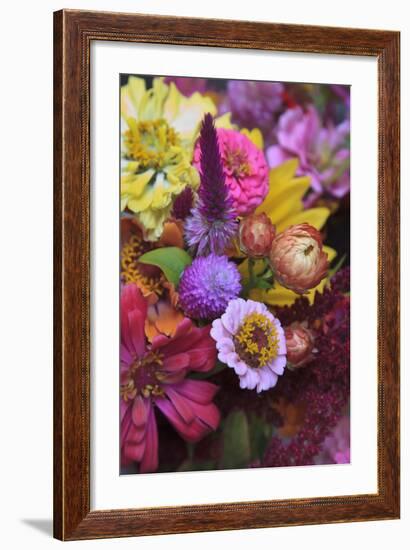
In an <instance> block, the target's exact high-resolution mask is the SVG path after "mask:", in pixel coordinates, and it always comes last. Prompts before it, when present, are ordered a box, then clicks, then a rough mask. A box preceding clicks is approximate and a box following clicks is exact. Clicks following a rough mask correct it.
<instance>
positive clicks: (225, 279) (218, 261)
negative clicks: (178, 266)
mask: <svg viewBox="0 0 410 550" xmlns="http://www.w3.org/2000/svg"><path fill="white" fill-rule="evenodd" d="M240 291H241V283H240V274H239V271H238V269H237V267H236V265H235V264H234V263H233V262H230V261H228V259H227V258H226V256H216V255H215V254H210V255H209V256H206V257H198V258H196V259H195V260H194V261H193V262H192V264H191V265H190V266H189V267H187V268H186V269H185V270H184V272H183V274H182V277H181V280H180V283H179V288H178V292H179V304H180V306H181V307H182V309H183V310H184V312H185V313H186V314H187V315H189V316H190V317H193V318H194V319H205V320H210V319H215V318H216V317H218V316H219V315H221V314H222V313H223V312H224V311H225V309H226V306H227V305H228V303H229V301H230V300H232V299H233V298H236V297H237V296H238V294H239V292H240Z"/></svg>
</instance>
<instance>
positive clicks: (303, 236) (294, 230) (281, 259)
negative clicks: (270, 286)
mask: <svg viewBox="0 0 410 550" xmlns="http://www.w3.org/2000/svg"><path fill="white" fill-rule="evenodd" d="M269 257H270V263H271V266H272V269H273V270H274V273H275V277H276V279H277V280H278V282H279V283H280V284H281V285H283V286H285V287H286V288H289V289H290V290H293V291H294V292H297V293H298V294H304V293H305V292H307V291H308V290H309V289H310V288H314V287H315V286H317V285H318V284H319V283H320V281H321V280H322V279H323V278H324V277H326V275H327V270H328V259H327V254H326V253H325V252H324V251H323V243H322V236H321V234H320V233H319V231H318V230H317V229H315V228H314V227H312V226H311V225H309V224H308V223H301V224H298V225H292V226H291V227H288V229H286V230H285V231H283V233H280V234H279V235H277V236H276V237H275V239H274V240H273V242H272V247H271V251H270V255H269Z"/></svg>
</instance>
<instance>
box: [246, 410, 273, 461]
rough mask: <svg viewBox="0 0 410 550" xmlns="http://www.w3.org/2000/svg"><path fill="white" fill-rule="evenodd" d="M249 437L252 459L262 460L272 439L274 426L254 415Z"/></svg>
mask: <svg viewBox="0 0 410 550" xmlns="http://www.w3.org/2000/svg"><path fill="white" fill-rule="evenodd" d="M249 437H250V445H251V459H252V460H255V459H257V458H262V456H263V454H264V452H265V449H266V446H267V444H268V442H269V441H270V439H271V437H272V426H271V425H270V424H267V423H266V422H265V421H264V420H262V419H261V418H259V417H258V416H256V415H255V414H252V415H251V417H250V419H249Z"/></svg>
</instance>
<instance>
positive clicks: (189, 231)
mask: <svg viewBox="0 0 410 550" xmlns="http://www.w3.org/2000/svg"><path fill="white" fill-rule="evenodd" d="M197 147H198V148H199V151H200V159H199V173H200V177H201V183H200V186H199V190H198V203H197V205H196V206H195V208H193V209H192V212H191V216H190V217H188V218H187V219H186V222H185V238H186V241H187V243H188V246H189V247H190V248H191V249H192V250H193V251H195V252H196V253H197V254H198V255H199V256H204V255H206V254H209V253H214V254H223V252H224V251H225V248H226V247H227V246H228V244H229V243H230V241H231V239H232V237H233V236H234V235H235V233H236V231H237V222H236V220H235V218H236V214H235V211H234V210H233V208H232V199H231V197H230V194H229V189H228V186H227V185H226V182H225V174H224V170H223V165H222V159H221V154H220V149H219V144H218V136H217V133H216V129H215V126H214V122H213V119H212V115H211V114H210V113H207V114H206V115H205V117H204V120H203V122H202V127H201V133H200V136H199V143H198V146H197Z"/></svg>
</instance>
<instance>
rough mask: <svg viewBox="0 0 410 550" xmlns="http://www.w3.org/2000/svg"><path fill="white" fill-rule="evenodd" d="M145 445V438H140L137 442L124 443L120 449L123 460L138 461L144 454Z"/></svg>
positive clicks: (126, 461)
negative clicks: (121, 449)
mask: <svg viewBox="0 0 410 550" xmlns="http://www.w3.org/2000/svg"><path fill="white" fill-rule="evenodd" d="M145 447H146V441H145V439H142V440H141V441H140V442H139V443H128V442H127V443H125V445H124V448H123V451H122V454H123V460H124V462H125V463H129V462H130V461H133V462H140V461H141V460H142V457H143V455H144V451H145Z"/></svg>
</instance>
